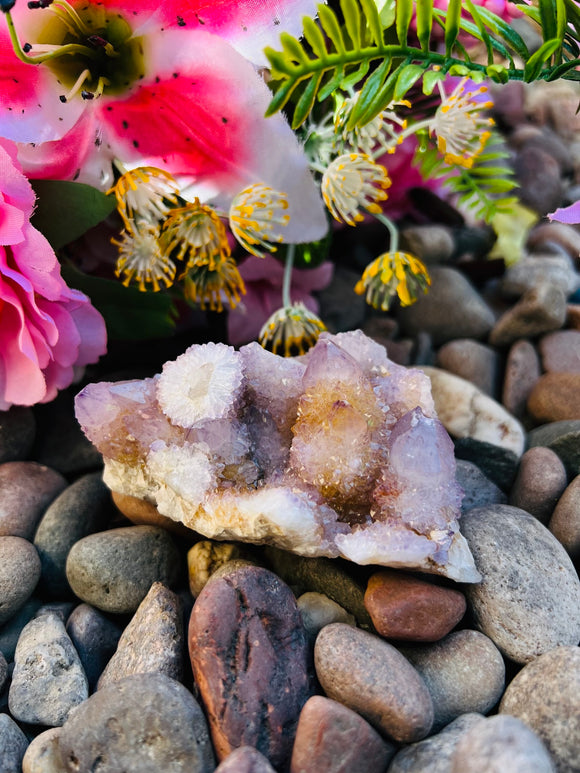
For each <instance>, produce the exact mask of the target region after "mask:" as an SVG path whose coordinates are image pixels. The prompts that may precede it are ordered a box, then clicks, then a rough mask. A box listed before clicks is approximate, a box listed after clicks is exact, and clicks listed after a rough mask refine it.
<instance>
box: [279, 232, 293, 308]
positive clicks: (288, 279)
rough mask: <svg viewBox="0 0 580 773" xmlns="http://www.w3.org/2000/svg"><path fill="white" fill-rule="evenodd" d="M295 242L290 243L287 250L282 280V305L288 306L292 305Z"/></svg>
mask: <svg viewBox="0 0 580 773" xmlns="http://www.w3.org/2000/svg"><path fill="white" fill-rule="evenodd" d="M295 251H296V245H295V244H289V245H288V249H287V250H286V264H285V265H284V280H283V282H282V305H283V306H284V307H285V308H287V307H288V306H292V299H291V298H290V287H291V285H292V269H293V267H294V254H295Z"/></svg>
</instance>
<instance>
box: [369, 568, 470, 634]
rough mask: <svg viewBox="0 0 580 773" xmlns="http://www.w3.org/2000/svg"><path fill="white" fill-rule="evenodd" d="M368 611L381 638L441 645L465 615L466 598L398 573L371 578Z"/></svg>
mask: <svg viewBox="0 0 580 773" xmlns="http://www.w3.org/2000/svg"><path fill="white" fill-rule="evenodd" d="M365 607H366V608H367V610H368V613H369V614H370V616H371V618H372V621H373V624H374V626H375V628H376V630H377V633H379V634H380V635H381V636H384V637H385V638H387V639H399V640H401V641H438V640H439V639H442V638H443V637H444V636H446V635H447V634H448V633H449V632H450V631H451V630H452V629H453V628H454V627H455V626H456V625H457V623H458V622H459V621H460V620H461V618H462V617H463V615H464V614H465V608H466V602H465V596H464V595H463V594H462V593H460V592H459V591H457V590H453V589H452V588H443V587H441V586H439V585H433V584H432V583H430V582H426V581H424V580H420V579H418V578H417V577H414V576H413V575H410V574H406V573H405V572H399V571H396V570H388V569H385V570H382V571H380V572H377V573H376V574H373V575H372V577H371V578H370V580H369V582H368V585H367V590H366V593H365Z"/></svg>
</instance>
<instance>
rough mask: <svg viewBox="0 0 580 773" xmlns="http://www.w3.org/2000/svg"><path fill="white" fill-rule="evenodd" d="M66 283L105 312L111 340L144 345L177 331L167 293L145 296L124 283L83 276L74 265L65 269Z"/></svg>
mask: <svg viewBox="0 0 580 773" xmlns="http://www.w3.org/2000/svg"><path fill="white" fill-rule="evenodd" d="M62 275H63V278H64V280H65V282H66V283H67V284H68V285H69V286H70V287H74V288H75V289H76V290H80V291H81V292H83V293H85V295H88V297H89V298H90V299H91V303H92V304H93V306H94V307H95V308H96V309H97V310H98V311H100V312H101V314H102V315H103V317H104V319H105V324H106V325H107V334H108V336H109V337H110V338H115V339H117V340H119V341H140V340H144V339H148V338H165V337H167V336H170V335H171V334H172V333H173V331H174V329H175V322H174V317H175V316H176V311H175V307H174V305H173V301H172V300H171V297H170V296H169V295H168V294H167V293H150V292H145V293H142V292H140V291H139V290H137V288H135V287H124V286H123V285H122V284H121V282H119V281H114V280H111V279H102V278H101V277H96V276H89V275H88V274H83V273H82V272H81V271H79V270H78V269H76V268H74V267H73V266H71V265H64V266H62Z"/></svg>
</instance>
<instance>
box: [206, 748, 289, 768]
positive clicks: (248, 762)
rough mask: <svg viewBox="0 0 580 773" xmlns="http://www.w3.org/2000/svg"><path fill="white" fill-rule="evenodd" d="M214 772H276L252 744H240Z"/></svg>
mask: <svg viewBox="0 0 580 773" xmlns="http://www.w3.org/2000/svg"><path fill="white" fill-rule="evenodd" d="M215 773H276V771H275V770H274V768H273V767H272V766H271V765H270V763H269V762H268V760H267V759H266V758H265V757H264V755H263V754H260V752H259V751H258V750H257V749H254V747H253V746H240V748H239V749H236V750H235V751H233V752H232V753H231V754H229V755H228V756H227V757H226V759H225V760H224V761H223V762H222V763H220V765H218V767H217V768H216V769H215Z"/></svg>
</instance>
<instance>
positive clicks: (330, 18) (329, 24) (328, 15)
mask: <svg viewBox="0 0 580 773" xmlns="http://www.w3.org/2000/svg"><path fill="white" fill-rule="evenodd" d="M318 18H319V19H320V23H321V24H322V29H323V30H324V31H325V32H326V34H327V35H328V37H329V38H330V39H331V40H332V42H333V43H334V47H335V48H336V50H337V51H340V53H344V51H345V45H344V38H343V37H342V30H341V29H340V24H339V23H338V19H337V18H336V16H335V14H334V12H333V11H331V10H330V8H329V7H328V6H327V5H319V6H318Z"/></svg>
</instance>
